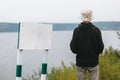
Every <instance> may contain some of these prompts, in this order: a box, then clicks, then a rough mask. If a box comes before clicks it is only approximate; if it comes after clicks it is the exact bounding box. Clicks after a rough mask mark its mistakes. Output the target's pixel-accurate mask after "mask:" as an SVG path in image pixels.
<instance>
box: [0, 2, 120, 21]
mask: <svg viewBox="0 0 120 80" xmlns="http://www.w3.org/2000/svg"><path fill="white" fill-rule="evenodd" d="M119 8H120V0H0V22H50V23H51V22H55V23H61V22H64V23H66V22H80V21H81V20H80V13H81V11H82V10H84V9H89V10H92V11H93V17H94V20H93V21H120V9H119Z"/></svg>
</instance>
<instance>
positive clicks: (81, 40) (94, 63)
mask: <svg viewBox="0 0 120 80" xmlns="http://www.w3.org/2000/svg"><path fill="white" fill-rule="evenodd" d="M81 15H82V18H81V19H82V21H83V22H81V24H80V25H79V26H78V27H77V28H75V30H74V32H73V37H72V40H71V43H70V49H71V51H72V52H73V53H75V54H76V68H77V75H78V80H86V73H87V71H88V72H89V74H90V80H98V75H99V65H98V64H99V54H101V53H102V51H103V48H104V44H103V41H102V36H101V31H100V30H99V29H98V28H97V27H96V26H95V25H93V24H92V23H91V22H90V21H91V20H92V11H91V10H85V11H83V12H82V13H81Z"/></svg>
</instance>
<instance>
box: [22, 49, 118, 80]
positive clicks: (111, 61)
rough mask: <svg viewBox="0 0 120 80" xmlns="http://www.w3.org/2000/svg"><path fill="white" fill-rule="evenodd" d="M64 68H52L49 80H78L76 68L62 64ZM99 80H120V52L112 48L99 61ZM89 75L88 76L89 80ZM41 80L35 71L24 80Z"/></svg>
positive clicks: (72, 65) (48, 75)
mask: <svg viewBox="0 0 120 80" xmlns="http://www.w3.org/2000/svg"><path fill="white" fill-rule="evenodd" d="M61 66H62V67H58V68H54V67H53V68H52V69H51V72H50V73H49V74H47V80H77V79H76V78H77V76H76V66H75V64H71V66H66V65H65V64H64V62H63V61H62V62H61ZM99 68H100V71H99V72H100V74H99V80H120V51H119V50H114V49H113V48H112V47H110V48H109V49H106V50H105V51H104V53H103V54H102V55H100V60H99ZM88 78H89V75H88V74H87V80H89V79H88ZM38 79H40V70H38V72H36V71H34V74H33V75H32V76H29V77H28V78H27V79H23V80H38Z"/></svg>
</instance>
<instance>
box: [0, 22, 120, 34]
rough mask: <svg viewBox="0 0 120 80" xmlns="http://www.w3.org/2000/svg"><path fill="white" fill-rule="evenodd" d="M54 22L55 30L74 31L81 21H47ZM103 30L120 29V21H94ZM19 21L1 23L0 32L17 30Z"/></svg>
mask: <svg viewBox="0 0 120 80" xmlns="http://www.w3.org/2000/svg"><path fill="white" fill-rule="evenodd" d="M45 24H53V31H72V30H74V29H75V28H76V27H77V26H78V24H79V23H45ZM93 24H94V25H96V26H97V27H98V28H99V29H101V30H120V21H113V22H112V21H110V22H109V21H105V22H104V21H101V22H93ZM18 26H19V23H5V22H3V23H2V22H1V23H0V33H1V32H17V31H18Z"/></svg>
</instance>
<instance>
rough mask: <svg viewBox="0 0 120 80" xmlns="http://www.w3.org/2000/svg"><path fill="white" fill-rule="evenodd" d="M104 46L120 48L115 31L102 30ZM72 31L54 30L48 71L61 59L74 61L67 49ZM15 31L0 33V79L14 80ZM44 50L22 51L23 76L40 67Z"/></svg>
mask: <svg viewBox="0 0 120 80" xmlns="http://www.w3.org/2000/svg"><path fill="white" fill-rule="evenodd" d="M102 35H103V36H102V37H103V41H104V44H105V48H107V47H109V46H112V47H113V48H115V49H116V48H118V49H120V48H119V47H120V40H119V39H118V38H117V34H116V31H102ZM71 37H72V31H54V32H53V38H52V49H51V50H50V51H49V54H48V71H49V70H50V67H53V66H55V67H58V66H60V64H61V60H63V61H64V62H65V64H66V65H70V62H73V63H75V55H74V54H72V52H71V51H70V49H69V43H70V40H71ZM16 47H17V32H14V33H0V59H1V60H0V72H1V73H0V80H15V77H16V76H15V75H16V71H15V70H16V57H17V51H16ZM43 54H44V51H24V52H23V73H22V74H23V77H26V76H27V75H28V74H29V75H31V74H32V73H33V69H34V70H37V69H41V64H42V56H43Z"/></svg>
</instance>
